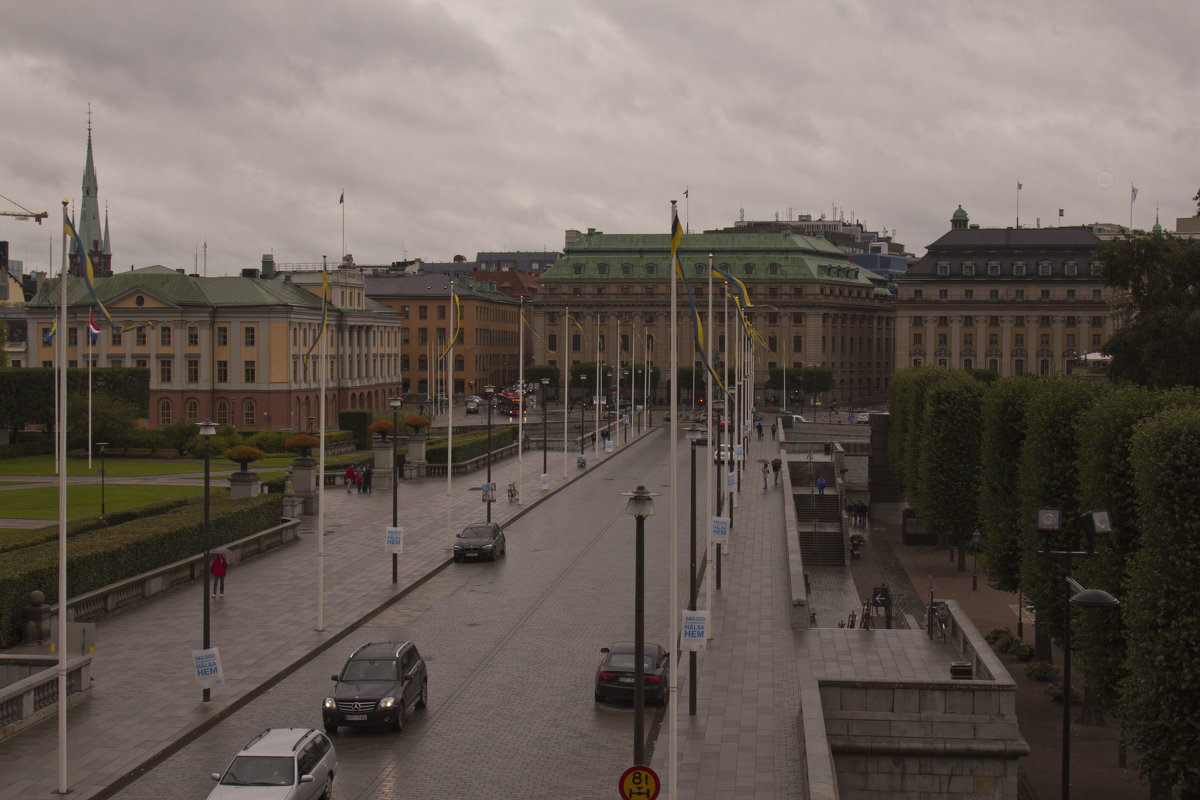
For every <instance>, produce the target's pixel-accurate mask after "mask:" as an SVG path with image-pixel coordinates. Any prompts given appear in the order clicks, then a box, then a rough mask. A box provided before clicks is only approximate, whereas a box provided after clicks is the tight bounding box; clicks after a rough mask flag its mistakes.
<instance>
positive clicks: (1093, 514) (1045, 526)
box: [1037, 508, 1121, 800]
mask: <svg viewBox="0 0 1200 800" xmlns="http://www.w3.org/2000/svg"><path fill="white" fill-rule="evenodd" d="M1061 516H1062V511H1061V510H1060V509H1057V508H1039V509H1038V511H1037V527H1038V530H1040V531H1041V532H1042V535H1043V536H1044V537H1045V549H1044V550H1041V551H1040V552H1039V555H1041V556H1044V557H1045V558H1049V559H1052V560H1059V561H1062V562H1063V588H1064V592H1065V595H1064V602H1063V717H1062V787H1061V792H1060V796H1061V797H1062V800H1070V798H1071V606H1075V607H1076V608H1115V607H1117V606H1119V605H1120V604H1121V603H1120V601H1119V600H1117V598H1115V597H1113V596H1112V595H1111V594H1109V593H1108V592H1106V591H1104V590H1102V589H1087V588H1085V587H1084V586H1082V585H1081V584H1080V583H1079V581H1077V580H1075V579H1074V578H1073V577H1071V559H1072V558H1091V557H1094V556H1095V555H1096V535H1097V534H1110V533H1112V521H1111V520H1110V519H1109V516H1108V512H1107V511H1104V510H1095V511H1089V512H1087V513H1086V514H1084V515H1083V516H1081V517H1080V518H1079V527H1080V528H1081V529H1082V530H1083V532H1084V537H1085V542H1084V545H1085V549H1083V550H1071V549H1067V550H1052V549H1050V548H1051V542H1050V539H1051V537H1052V536H1053V535H1054V533H1055V532H1057V531H1058V530H1060V529H1061V527H1062V525H1061V522H1060V520H1061ZM1072 592H1074V595H1072V594H1071V593H1072Z"/></svg>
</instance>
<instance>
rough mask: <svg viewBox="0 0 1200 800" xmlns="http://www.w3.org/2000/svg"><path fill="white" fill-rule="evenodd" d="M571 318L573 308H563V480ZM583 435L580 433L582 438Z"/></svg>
mask: <svg viewBox="0 0 1200 800" xmlns="http://www.w3.org/2000/svg"><path fill="white" fill-rule="evenodd" d="M569 316H571V307H570V306H563V338H562V358H560V359H559V361H561V362H562V407H563V480H564V481H565V480H566V479H567V417H568V416H569V415H568V414H567V399H568V398H569V397H570V395H569V394H568V393H567V392H568V389H567V373H569V372H570V369H568V367H567V354H568V353H569V352H570V346H569V345H568V343H567V336H568V334H570V331H571V329H570V328H568V327H567V317H569ZM582 435H583V434H582V433H580V436H582Z"/></svg>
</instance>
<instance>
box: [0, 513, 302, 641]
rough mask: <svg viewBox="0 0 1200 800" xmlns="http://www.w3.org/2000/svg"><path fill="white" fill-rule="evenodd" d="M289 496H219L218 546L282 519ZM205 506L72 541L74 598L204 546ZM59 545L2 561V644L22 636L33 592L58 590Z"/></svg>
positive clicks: (70, 574)
mask: <svg viewBox="0 0 1200 800" xmlns="http://www.w3.org/2000/svg"><path fill="white" fill-rule="evenodd" d="M282 504H283V498H282V497H281V496H280V495H279V494H276V493H272V494H268V495H261V496H259V497H254V498H250V499H248V500H226V499H214V500H213V501H212V502H211V505H210V511H211V519H212V546H213V547H217V546H219V545H222V544H226V543H228V542H232V541H234V540H236V539H240V538H242V537H244V536H249V535H250V534H252V533H256V532H258V531H261V530H264V529H266V528H270V527H273V526H275V525H278V524H279V521H280V519H281V517H282ZM203 535H204V508H203V504H198V505H192V504H189V505H187V506H185V507H183V508H179V509H176V510H175V511H172V512H169V513H167V514H163V515H160V516H156V517H143V518H140V519H135V520H131V521H129V522H126V523H124V524H121V525H115V526H112V527H108V528H104V529H102V530H94V531H88V532H86V533H80V534H77V535H76V536H74V537H72V538H71V540H70V541H69V542H68V543H67V562H68V567H67V595H68V596H69V597H77V596H79V595H81V594H85V593H87V592H90V591H93V590H95V589H99V588H101V587H103V586H107V585H108V584H110V583H116V582H117V581H120V580H124V579H125V578H129V577H132V576H134V575H138V574H140V573H142V572H148V571H150V570H152V569H156V568H158V567H162V566H166V565H167V564H170V563H172V562H175V561H180V560H182V559H185V558H188V557H190V556H194V555H196V554H197V553H199V552H200V551H201V547H202V539H203ZM57 587H58V542H57V541H51V542H44V543H42V544H38V545H34V546H32V547H26V548H23V549H21V550H17V551H14V552H12V553H11V554H9V555H7V556H6V557H5V558H4V559H0V646H3V647H8V646H11V645H13V644H14V643H16V642H17V641H18V640H19V639H20V636H21V610H22V609H23V608H25V606H26V605H27V604H28V600H29V593H30V592H32V591H34V590H35V589H40V590H41V591H42V592H44V593H45V594H46V596H47V597H48V598H51V599H53V598H55V597H56V596H57V594H58V589H57Z"/></svg>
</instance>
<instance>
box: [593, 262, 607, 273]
mask: <svg viewBox="0 0 1200 800" xmlns="http://www.w3.org/2000/svg"><path fill="white" fill-rule="evenodd" d="M596 272H598V273H600V274H601V275H607V274H608V264H597V265H596Z"/></svg>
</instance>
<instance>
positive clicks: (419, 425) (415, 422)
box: [404, 414, 429, 436]
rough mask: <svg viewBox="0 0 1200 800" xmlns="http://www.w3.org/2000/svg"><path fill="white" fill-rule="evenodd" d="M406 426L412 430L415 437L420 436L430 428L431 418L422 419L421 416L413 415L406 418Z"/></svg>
mask: <svg viewBox="0 0 1200 800" xmlns="http://www.w3.org/2000/svg"><path fill="white" fill-rule="evenodd" d="M404 424H405V425H407V426H408V427H410V428H412V429H413V433H414V434H415V435H417V436H420V435H421V430H422V429H423V428H428V427H429V417H422V416H421V415H419V414H412V415H410V416H408V417H405V419H404Z"/></svg>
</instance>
